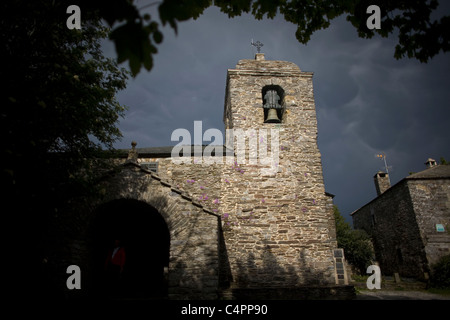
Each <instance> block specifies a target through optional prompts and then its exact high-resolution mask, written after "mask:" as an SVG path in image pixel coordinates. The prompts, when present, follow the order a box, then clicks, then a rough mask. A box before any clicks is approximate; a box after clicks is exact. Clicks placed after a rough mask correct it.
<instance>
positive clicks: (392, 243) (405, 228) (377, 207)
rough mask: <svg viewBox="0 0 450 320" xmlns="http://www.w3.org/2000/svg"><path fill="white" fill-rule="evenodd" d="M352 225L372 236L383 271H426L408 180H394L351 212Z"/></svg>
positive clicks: (409, 273)
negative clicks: (385, 188)
mask: <svg viewBox="0 0 450 320" xmlns="http://www.w3.org/2000/svg"><path fill="white" fill-rule="evenodd" d="M352 218H353V226H354V228H355V229H363V230H365V231H366V232H367V233H368V234H369V235H370V236H371V237H372V240H373V244H374V249H375V253H376V258H377V260H378V262H379V264H380V268H381V272H382V274H384V275H392V274H394V273H396V272H397V273H399V274H400V275H402V276H405V277H418V278H421V277H423V274H424V272H428V267H427V263H426V257H425V252H424V250H423V248H424V244H423V241H422V238H421V237H420V233H419V226H418V224H417V221H416V217H415V214H414V208H413V205H412V202H411V195H410V193H409V188H408V184H407V183H406V181H405V180H404V181H402V182H401V183H398V184H396V185H395V186H394V187H391V188H390V189H388V190H387V191H385V192H384V193H383V194H382V195H381V196H379V197H377V198H375V199H374V200H372V201H371V202H369V203H368V204H367V205H365V206H364V207H362V208H360V209H359V210H358V211H357V212H355V213H353V216H352Z"/></svg>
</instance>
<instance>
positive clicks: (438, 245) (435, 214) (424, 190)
mask: <svg viewBox="0 0 450 320" xmlns="http://www.w3.org/2000/svg"><path fill="white" fill-rule="evenodd" d="M408 187H409V191H410V194H411V198H412V203H413V206H414V212H415V214H416V220H417V223H418V226H419V230H420V234H421V237H422V239H423V242H424V245H425V253H426V256H427V260H428V263H429V264H430V265H432V264H434V263H436V262H437V261H438V260H439V259H440V258H441V257H442V256H445V255H448V254H450V183H449V180H448V179H433V180H431V179H430V180H412V179H410V180H408ZM436 224H441V225H442V226H443V227H444V231H442V232H439V231H438V230H437V228H436Z"/></svg>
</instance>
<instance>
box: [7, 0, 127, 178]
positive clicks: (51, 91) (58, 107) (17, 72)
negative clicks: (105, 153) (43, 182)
mask: <svg viewBox="0 0 450 320" xmlns="http://www.w3.org/2000/svg"><path fill="white" fill-rule="evenodd" d="M66 8H67V6H61V5H60V4H58V3H57V2H51V1H45V0H40V1H8V2H6V3H2V4H1V10H2V13H3V17H4V18H3V19H2V20H1V22H0V23H1V28H0V34H1V38H2V39H3V45H2V48H1V49H0V50H1V56H2V57H3V67H2V70H1V73H2V76H3V79H6V80H7V81H6V83H5V84H3V94H2V106H3V107H2V112H1V119H0V121H1V130H2V139H3V141H2V153H3V155H2V159H3V160H6V162H7V163H6V166H5V167H4V170H3V171H4V172H3V173H7V174H8V175H9V179H10V181H11V183H14V184H15V183H18V180H17V179H18V176H17V175H18V174H19V173H18V171H20V170H23V169H24V168H27V167H28V168H30V169H31V168H39V169H41V170H42V169H43V168H44V167H45V166H46V163H48V162H49V161H50V158H51V157H50V156H49V155H51V154H55V153H56V152H59V153H61V152H64V153H65V154H70V157H68V158H67V159H66V160H65V162H67V163H68V162H70V161H74V162H77V161H78V162H79V161H82V160H83V159H85V158H87V157H89V156H90V155H91V154H92V152H93V151H96V150H98V149H100V148H101V147H103V148H105V147H106V148H112V145H113V143H114V142H115V141H116V140H117V139H119V138H120V137H121V133H120V131H119V130H118V128H117V121H118V119H119V118H120V117H121V116H123V115H124V111H125V107H124V106H122V105H120V104H119V103H118V102H117V100H116V93H117V91H118V90H121V89H124V88H125V84H126V78H127V74H126V72H125V71H124V70H123V69H119V68H118V67H117V63H116V62H115V61H114V59H108V58H105V57H104V56H103V54H102V52H101V48H100V39H102V38H105V37H107V36H108V30H107V29H106V28H105V27H103V26H102V25H101V24H100V20H99V19H98V18H96V17H95V15H89V14H86V15H85V16H84V21H83V28H82V30H76V29H73V30H69V29H68V28H67V27H66V19H67V14H66V13H65V12H66ZM67 167H69V166H67ZM72 174H73V172H72Z"/></svg>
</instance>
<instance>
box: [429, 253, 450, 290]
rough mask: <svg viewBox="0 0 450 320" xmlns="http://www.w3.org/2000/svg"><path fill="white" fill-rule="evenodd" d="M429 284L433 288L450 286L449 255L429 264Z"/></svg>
mask: <svg viewBox="0 0 450 320" xmlns="http://www.w3.org/2000/svg"><path fill="white" fill-rule="evenodd" d="M430 285H431V287H433V288H450V255H447V256H444V257H442V258H441V259H439V261H438V262H437V263H436V264H434V265H432V266H431V278H430Z"/></svg>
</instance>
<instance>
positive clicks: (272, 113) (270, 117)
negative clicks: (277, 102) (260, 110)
mask: <svg viewBox="0 0 450 320" xmlns="http://www.w3.org/2000/svg"><path fill="white" fill-rule="evenodd" d="M264 122H265V123H280V122H281V120H280V119H278V115H277V110H276V109H273V108H272V109H269V112H268V114H267V119H266V121H264Z"/></svg>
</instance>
